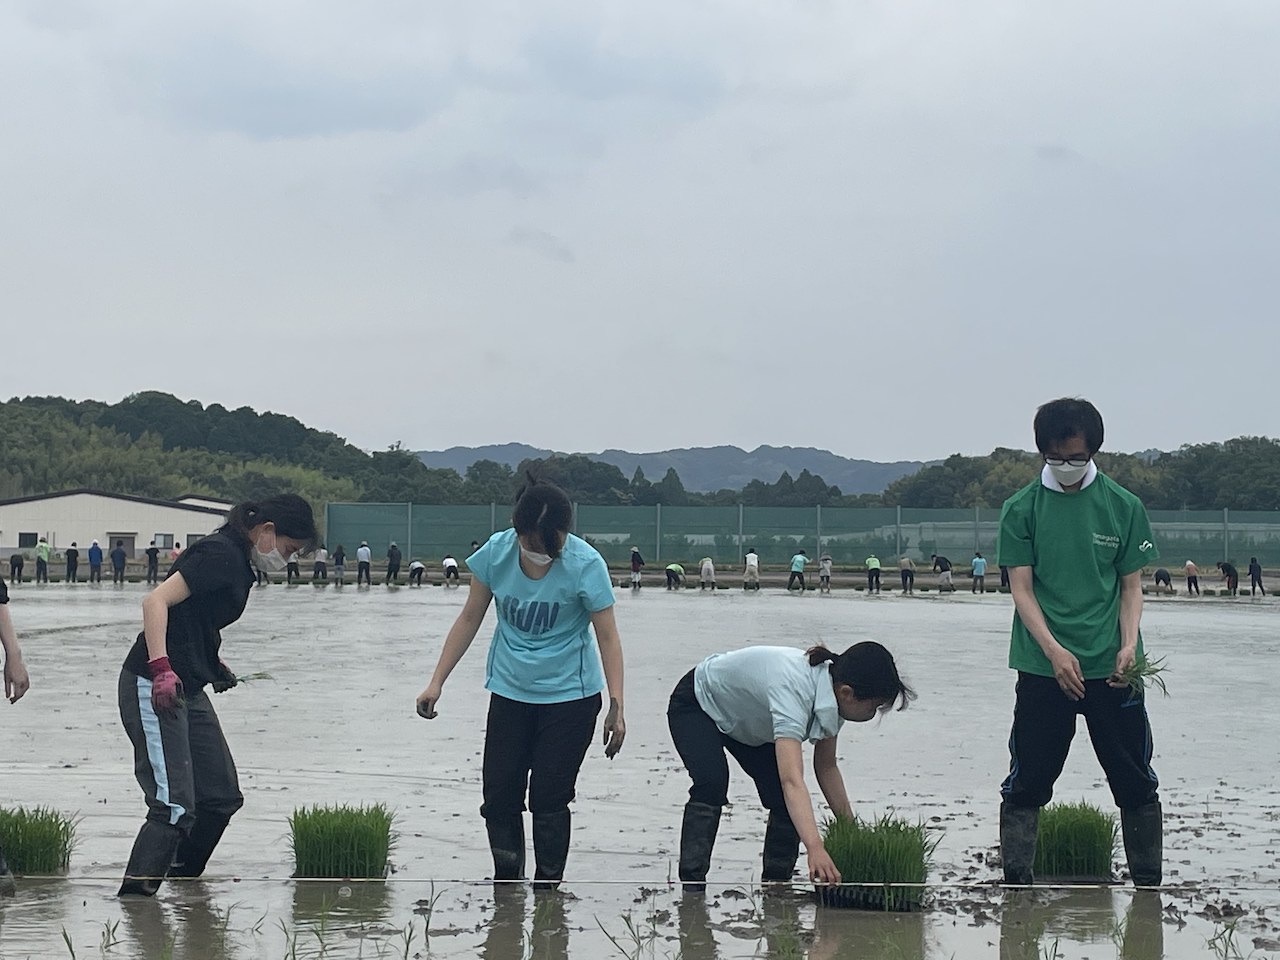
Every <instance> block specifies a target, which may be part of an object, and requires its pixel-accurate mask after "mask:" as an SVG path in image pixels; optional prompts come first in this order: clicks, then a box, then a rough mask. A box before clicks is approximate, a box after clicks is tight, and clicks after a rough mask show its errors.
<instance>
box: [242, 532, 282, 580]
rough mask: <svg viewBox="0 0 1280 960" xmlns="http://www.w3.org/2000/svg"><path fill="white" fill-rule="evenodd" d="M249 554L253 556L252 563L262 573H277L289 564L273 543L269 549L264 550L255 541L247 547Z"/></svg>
mask: <svg viewBox="0 0 1280 960" xmlns="http://www.w3.org/2000/svg"><path fill="white" fill-rule="evenodd" d="M272 539H274V537H273V538H272ZM249 555H250V556H251V557H252V558H253V565H254V566H255V567H257V568H258V569H259V570H261V571H262V572H263V573H279V572H280V571H281V570H283V569H284V568H285V567H287V566H288V565H289V561H288V560H286V559H285V558H284V555H283V554H281V553H280V548H279V547H278V546H274V545H273V546H272V547H271V549H270V550H266V551H264V550H262V549H260V548H259V546H258V545H257V544H256V543H255V544H254V545H253V546H252V547H251V548H250V549H249Z"/></svg>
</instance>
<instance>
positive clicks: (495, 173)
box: [444, 154, 545, 197]
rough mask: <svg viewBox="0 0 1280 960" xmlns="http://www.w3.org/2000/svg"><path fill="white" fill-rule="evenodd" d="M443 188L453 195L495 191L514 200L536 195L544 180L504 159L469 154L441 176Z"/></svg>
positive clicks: (517, 164) (510, 160)
mask: <svg viewBox="0 0 1280 960" xmlns="http://www.w3.org/2000/svg"><path fill="white" fill-rule="evenodd" d="M444 182H445V185H446V186H447V187H448V188H449V189H451V190H452V191H453V192H455V193H459V194H472V193H484V192H486V191H490V190H497V191H501V192H503V193H509V194H511V195H512V196H514V197H528V196H530V195H531V194H534V193H539V192H541V191H542V190H543V188H544V186H545V181H544V179H543V178H542V177H539V176H537V175H535V174H534V173H532V172H531V171H530V170H528V169H527V168H526V167H524V166H523V165H521V164H519V163H517V162H516V161H514V160H512V159H510V158H507V157H487V156H480V155H478V154H471V155H469V156H466V157H463V158H462V159H461V160H459V161H458V162H457V163H455V164H454V165H453V166H452V167H450V168H449V169H448V170H446V171H445V173H444Z"/></svg>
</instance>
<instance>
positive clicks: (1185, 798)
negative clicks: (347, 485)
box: [0, 584, 1280, 960]
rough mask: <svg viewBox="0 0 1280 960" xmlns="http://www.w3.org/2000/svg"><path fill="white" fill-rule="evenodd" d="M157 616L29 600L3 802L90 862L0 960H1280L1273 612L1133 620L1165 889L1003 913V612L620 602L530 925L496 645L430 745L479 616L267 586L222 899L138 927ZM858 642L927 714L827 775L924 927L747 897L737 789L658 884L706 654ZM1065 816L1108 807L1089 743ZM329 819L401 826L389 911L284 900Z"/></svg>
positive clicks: (183, 907) (2, 749) (234, 652)
mask: <svg viewBox="0 0 1280 960" xmlns="http://www.w3.org/2000/svg"><path fill="white" fill-rule="evenodd" d="M142 590H143V588H142V587H141V586H130V587H126V588H123V589H119V590H115V589H112V588H111V587H109V586H107V587H102V588H100V589H99V588H96V587H95V588H90V587H88V586H80V587H65V586H60V585H53V586H50V587H44V588H40V589H37V588H36V587H35V586H33V585H25V586H23V587H21V588H16V589H15V590H14V591H13V594H14V596H13V604H12V607H11V610H12V613H13V616H14V620H15V621H16V624H17V626H18V630H19V634H20V637H21V638H22V642H23V647H24V651H25V653H26V658H27V661H28V665H29V667H30V670H31V675H32V682H33V687H32V691H31V693H29V694H28V695H27V697H26V698H25V699H24V700H23V701H21V702H20V703H19V704H18V705H17V706H14V707H9V706H8V705H7V704H4V705H0V706H3V709H0V734H2V735H3V746H0V803H3V804H5V805H16V804H23V805H28V806H30V805H35V804H45V805H50V806H54V807H57V808H59V809H61V810H64V811H67V812H73V813H76V814H78V816H79V817H80V823H79V838H80V842H79V845H78V847H77V849H76V851H75V853H74V855H73V858H72V866H71V870H70V872H69V874H68V875H67V876H66V877H59V878H27V879H21V880H19V882H18V892H17V894H16V896H15V897H13V898H11V899H6V900H3V901H0V957H3V958H6V960H8V958H23V957H32V958H45V957H71V956H73V955H74V956H76V957H99V956H105V957H120V958H156V957H173V958H181V957H186V958H201V960H223V958H244V960H251V958H259V957H293V956H297V957H322V956H323V957H332V958H335V960H338V958H352V957H435V958H441V960H445V958H463V957H483V958H489V960H508V958H521V960H522V958H540V957H547V958H553V957H565V958H570V957H572V958H592V960H594V958H603V957H610V956H612V957H637V958H648V957H652V958H677V957H680V958H684V960H692V958H701V960H712V958H716V960H731V958H739V957H776V958H784V957H786V958H801V957H804V958H809V960H818V958H855V957H884V958H907V960H926V958H928V960H937V958H949V957H957V958H964V960H968V958H981V957H993V958H994V957H999V958H1036V960H1049V958H1062V960H1076V958H1090V960H1097V958H1108V957H1120V958H1126V960H1156V958H1160V957H1168V958H1193V957H1194V958H1199V957H1214V956H1217V957H1224V958H1230V957H1247V956H1250V955H1252V956H1255V957H1267V956H1275V955H1280V762H1278V761H1280V749H1278V747H1277V742H1278V740H1277V735H1278V734H1280V719H1277V711H1276V707H1275V692H1276V684H1277V675H1278V674H1280V631H1278V630H1277V625H1278V624H1280V619H1278V617H1280V604H1276V605H1273V604H1272V602H1271V600H1270V598H1268V599H1267V600H1265V601H1251V600H1248V599H1246V598H1239V599H1233V600H1228V599H1224V598H1204V599H1200V600H1194V601H1193V600H1189V599H1185V598H1175V599H1172V600H1168V599H1164V600H1159V601H1152V602H1150V603H1148V606H1147V609H1146V614H1145V617H1144V628H1145V629H1144V633H1145V636H1146V642H1147V645H1148V648H1149V649H1150V651H1151V652H1152V654H1153V655H1157V656H1159V655H1165V656H1167V658H1168V660H1167V665H1168V673H1167V674H1166V677H1167V681H1168V686H1169V692H1170V696H1169V697H1168V698H1158V697H1152V699H1151V701H1150V703H1149V710H1150V713H1151V716H1152V724H1153V727H1154V734H1155V747H1156V760H1155V766H1156V770H1157V772H1158V773H1159V775H1160V778H1161V783H1162V791H1161V792H1162V799H1163V802H1164V805H1165V818H1166V837H1165V882H1166V884H1167V887H1166V889H1164V890H1163V891H1161V892H1159V893H1148V892H1143V893H1135V892H1134V891H1133V889H1132V887H1128V886H1125V885H1118V886H1116V887H1114V888H1109V889H1038V890H1035V891H1031V892H1004V891H1001V890H999V889H997V888H995V887H994V886H993V881H994V880H995V879H996V877H997V876H998V868H997V867H996V866H995V863H996V861H995V852H996V841H997V837H996V812H997V806H998V802H999V797H998V787H999V783H1000V780H1001V779H1002V777H1003V774H1004V772H1005V769H1006V767H1007V762H1008V761H1007V753H1006V747H1005V743H1006V739H1007V736H1008V726H1009V720H1010V717H1011V712H1012V706H1013V681H1014V676H1013V674H1012V673H1011V672H1010V671H1009V670H1007V669H1006V668H1005V666H1004V663H1005V655H1006V647H1007V637H1008V627H1009V618H1010V614H1011V604H1010V602H1009V600H1008V598H1007V597H1003V596H999V595H991V594H989V595H987V596H985V597H972V596H970V595H969V594H967V593H959V594H955V595H952V596H948V597H941V596H938V595H937V594H924V595H919V596H917V597H915V598H902V597H897V596H888V595H886V596H882V597H868V596H865V595H863V594H860V593H855V592H853V591H847V592H839V591H837V593H836V594H834V595H833V596H830V597H821V596H818V595H816V594H814V593H810V594H808V595H806V596H804V597H799V596H787V595H784V594H783V593H782V592H781V591H763V592H762V593H760V594H753V595H744V594H742V593H741V592H738V591H723V592H720V593H718V594H716V595H699V594H698V593H697V592H696V591H685V592H681V593H674V594H673V593H668V592H666V591H664V590H661V589H656V588H652V587H650V588H646V589H645V590H642V591H641V592H640V593H639V594H638V595H632V594H630V593H629V592H627V591H619V595H618V608H617V612H618V620H619V623H620V626H621V630H622V637H623V643H624V646H625V649H626V654H627V704H626V706H627V710H626V717H627V725H628V735H627V741H626V746H625V748H624V750H623V752H622V753H621V754H620V755H619V756H618V757H617V758H616V759H614V760H613V761H608V760H606V759H605V758H604V755H603V750H602V749H600V748H599V747H597V748H594V749H593V751H592V753H591V754H590V756H589V758H588V760H587V762H586V763H585V765H584V767H583V770H582V775H581V778H580V781H579V789H578V800H577V802H576V804H575V824H574V831H575V832H574V845H573V850H572V853H571V855H570V860H569V867H568V872H567V879H566V882H565V884H564V885H563V887H562V889H561V891H560V892H559V893H556V894H544V893H541V892H539V893H537V894H535V893H534V892H533V891H530V890H527V889H525V888H524V887H513V888H505V889H502V890H498V891H495V890H494V889H493V885H492V884H489V883H485V882H484V879H483V878H484V877H485V876H487V874H488V872H489V870H490V861H489V856H488V849H487V846H486V841H485V833H484V826H483V823H482V822H481V820H480V817H479V813H478V808H479V804H480V767H479V765H480V753H481V744H482V737H483V728H484V716H485V709H486V697H485V695H484V693H483V691H482V684H483V673H484V660H485V647H486V645H487V638H488V636H489V633H490V630H489V628H488V627H486V628H485V629H482V631H481V634H480V636H479V637H478V638H477V640H476V643H475V645H474V647H473V649H472V650H471V652H470V654H469V655H468V656H467V658H465V659H464V660H463V662H462V664H461V665H460V666H459V667H458V669H457V670H456V671H455V673H454V675H453V677H452V678H451V679H450V681H449V683H448V685H447V686H446V688H445V694H444V698H443V699H442V700H441V702H440V705H439V710H440V717H439V718H438V719H437V720H434V721H431V722H426V721H423V720H421V719H418V718H417V717H416V716H415V714H414V709H413V701H414V697H415V695H416V694H417V693H418V691H419V690H420V689H421V688H422V686H423V685H424V684H425V682H426V679H427V674H428V672H429V670H430V669H431V667H432V666H433V664H434V662H435V657H436V654H437V653H438V651H439V648H440V645H441V642H442V640H443V637H444V634H445V632H446V630H447V629H448V627H449V625H450V624H451V622H452V620H453V618H454V616H455V615H456V614H457V612H458V610H459V609H460V608H461V605H462V602H463V599H464V596H465V589H464V590H462V591H448V590H444V589H442V588H439V587H425V588H422V589H410V588H407V587H401V588H398V589H393V590H388V589H386V588H384V587H375V588H373V589H372V590H368V589H365V590H357V589H356V588H354V587H351V586H348V587H346V588H344V589H342V590H338V589H336V588H334V587H328V588H327V589H313V588H312V587H311V586H310V584H306V585H304V586H300V587H292V588H286V587H283V586H279V585H277V586H272V587H268V588H266V589H263V590H261V591H256V592H255V595H254V596H253V598H252V599H251V602H250V606H249V609H248V611H247V613H246V615H245V617H244V619H243V620H242V621H241V623H239V624H237V625H235V626H234V627H233V628H231V629H230V630H229V631H227V635H226V643H225V646H224V653H225V659H226V660H227V662H228V663H229V664H230V665H231V666H232V668H233V669H234V670H235V671H236V672H237V673H240V674H247V673H253V672H258V671H265V672H267V673H270V674H271V675H272V676H273V677H274V678H275V679H274V680H269V681H268V680H263V681H257V682H254V683H251V684H245V685H242V686H241V687H239V688H237V689H235V690H233V691H230V692H228V693H226V694H222V695H219V696H216V697H214V703H215V706H216V707H217V709H218V711H219V715H220V717H221V720H222V724H223V727H224V729H225V732H226V736H227V739H228V741H229V742H230V744H231V748H232V751H233V753H234V754H235V756H236V758H237V761H238V764H239V768H240V776H241V786H242V789H243V790H244V793H245V796H246V803H245V807H244V809H243V810H242V811H241V813H240V814H239V815H238V816H237V817H236V818H235V820H234V821H233V822H232V825H231V827H230V829H229V830H228V832H227V835H226V837H225V839H224V840H223V842H222V845H221V846H220V848H219V849H218V851H217V853H216V854H215V857H214V860H213V862H212V863H211V864H210V870H209V874H208V875H207V876H206V877H205V878H203V879H202V880H199V881H193V882H188V883H180V884H179V883H171V884H168V885H166V887H165V889H164V890H163V891H162V893H161V894H160V896H159V897H158V898H156V900H154V901H145V902H122V901H120V900H118V899H117V898H116V897H115V896H114V894H115V890H116V888H117V885H118V882H119V876H120V873H121V870H122V869H123V865H124V862H125V860H126V859H127V857H128V853H129V847H130V844H131V843H132V840H133V836H134V834H135V832H136V830H137V827H138V825H139V824H140V822H141V820H142V817H143V814H144V812H145V811H144V805H143V802H142V798H141V795H140V793H139V791H138V788H137V786H136V784H135V782H134V780H133V776H132V766H131V754H130V748H129V744H128V741H127V740H126V738H125V736H124V733H123V731H122V730H121V728H120V723H119V719H118V717H117V712H116V704H115V680H116V676H117V673H118V670H119V665H120V661H121V660H122V658H123V656H124V653H125V651H126V649H127V647H128V645H129V642H130V640H131V638H132V637H133V636H134V635H135V633H136V631H137V629H138V624H139V621H140V607H139V603H140V601H141V598H142V596H143V592H142ZM491 615H492V614H491ZM864 638H872V639H876V640H879V641H881V642H883V643H885V644H886V645H887V646H888V647H889V648H890V649H891V650H893V652H894V653H895V655H896V656H897V658H898V661H899V665H900V666H901V668H902V669H903V672H904V673H905V674H906V675H907V677H908V679H909V681H910V682H911V683H912V684H913V685H914V686H915V687H916V688H917V690H918V691H919V693H920V698H919V700H918V701H917V702H916V703H915V704H913V705H912V707H911V708H910V709H909V710H907V711H906V712H904V713H895V714H892V715H890V716H887V717H885V718H884V719H883V720H882V721H880V722H878V723H873V724H863V725H849V726H846V728H845V732H844V733H843V734H842V736H841V746H840V760H841V767H842V770H843V772H844V776H845V779H846V782H847V784H848V787H849V792H850V795H851V797H852V798H853V800H854V806H855V809H857V810H858V811H860V812H861V813H863V814H867V815H872V814H879V813H883V812H885V811H887V810H893V811H896V813H898V814H899V815H902V816H907V817H910V818H917V817H918V818H922V819H923V820H924V821H925V822H927V823H929V824H930V825H931V826H933V827H935V828H936V829H937V830H938V831H939V834H940V842H939V845H938V849H937V853H936V856H935V862H934V865H933V867H932V869H931V871H930V882H931V889H930V895H929V899H928V902H927V905H926V907H925V909H924V910H923V911H922V912H919V913H915V914H894V915H887V914H874V913H863V912H856V911H840V910H833V909H826V908H817V907H815V906H814V905H813V903H812V902H811V899H810V897H809V896H808V891H807V890H806V889H805V888H804V887H803V886H802V885H797V886H796V887H795V888H794V889H792V890H769V891H762V890H761V889H760V887H759V886H758V884H757V883H756V880H757V879H758V874H759V849H760V844H761V841H762V837H763V829H764V814H763V811H762V810H761V809H760V808H759V806H758V803H757V801H756V798H755V794H754V790H753V789H752V786H751V783H750V781H749V780H748V779H747V778H746V777H745V776H743V775H739V774H737V772H736V770H735V776H734V780H733V782H732V785H731V790H730V799H731V801H732V806H731V807H730V808H729V809H728V810H726V816H725V819H724V821H723V823H722V826H721V830H720V836H719V839H718V841H717V846H716V856H715V859H714V862H713V866H712V874H711V877H710V878H709V881H710V882H709V884H708V889H707V893H706V895H705V896H704V897H686V896H682V894H681V891H680V888H679V884H672V882H671V881H672V878H673V875H674V870H675V867H674V861H675V855H676V847H677V844H678V839H679V822H680V810H681V806H682V804H683V802H684V799H685V791H686V789H687V785H688V781H687V779H686V777H685V774H684V771H683V769H682V768H681V766H680V763H679V760H678V758H677V757H676V755H675V752H674V749H673V748H672V746H671V743H670V739H669V736H668V734H667V730H666V720H665V706H666V698H667V696H668V695H669V693H670V690H671V688H672V687H673V686H674V685H675V682H676V681H677V680H678V679H679V678H680V676H681V675H683V673H684V672H685V671H687V670H688V669H689V668H690V667H692V666H693V665H694V664H695V663H696V662H697V661H698V660H699V659H701V658H702V657H704V656H706V655H707V654H709V653H711V652H714V651H717V650H722V649H728V648H732V647H735V646H739V645H744V644H749V643H785V644H792V645H796V646H804V645H807V644H809V643H812V642H814V641H817V640H821V641H824V642H826V643H827V644H828V645H829V646H832V647H843V646H845V645H847V644H848V643H850V642H853V641H856V640H860V639H864ZM811 786H813V787H814V789H815V790H816V785H814V784H811ZM1057 795H1058V796H1059V797H1060V798H1066V799H1079V798H1085V799H1088V800H1090V801H1092V802H1095V803H1097V804H1099V805H1101V806H1103V807H1104V808H1109V807H1110V802H1111V801H1110V794H1109V793H1108V791H1107V789H1106V785H1105V782H1104V781H1103V780H1102V777H1101V773H1100V770H1099V768H1098V765H1097V761H1096V760H1095V759H1094V757H1093V754H1092V751H1091V750H1090V749H1089V746H1088V741H1087V736H1086V735H1085V734H1084V731H1083V724H1082V725H1081V731H1080V734H1079V735H1078V737H1077V741H1076V743H1075V746H1074V749H1073V751H1072V754H1071V757H1070V759H1069V760H1068V764H1067V768H1066V770H1065V772H1064V773H1063V776H1062V778H1061V780H1060V781H1059V784H1058V793H1057ZM335 802H340V803H361V802H364V803H369V802H382V803H385V804H387V805H388V806H390V807H392V808H394V809H395V811H396V813H397V818H398V829H399V839H398V843H397V845H396V848H395V850H394V852H393V855H392V859H393V863H394V872H393V873H392V875H391V877H390V878H389V879H388V880H387V881H386V882H385V883H342V882H317V881H310V882H308V881H295V880H293V879H291V878H290V873H291V872H292V862H291V856H290V851H289V844H288V836H287V823H286V821H287V818H288V816H289V814H290V813H291V812H292V811H293V809H294V808H295V807H298V806H302V805H306V804H313V803H335ZM1121 859H1122V858H1121ZM801 863H802V864H803V858H802V860H801ZM1117 867H1118V869H1119V868H1122V867H1123V863H1118V864H1117Z"/></svg>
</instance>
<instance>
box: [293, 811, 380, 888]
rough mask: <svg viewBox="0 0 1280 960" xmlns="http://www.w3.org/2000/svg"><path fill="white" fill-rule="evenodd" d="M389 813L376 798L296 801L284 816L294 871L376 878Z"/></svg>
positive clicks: (327, 875) (296, 872) (298, 872)
mask: <svg viewBox="0 0 1280 960" xmlns="http://www.w3.org/2000/svg"><path fill="white" fill-rule="evenodd" d="M394 820H395V814H393V813H392V812H391V811H389V810H388V809H387V808H386V807H385V806H383V805H382V804H380V803H376V804H373V805H371V806H368V807H366V806H359V807H352V806H347V805H336V806H332V807H327V806H326V807H321V806H313V807H299V808H298V809H296V810H294V812H293V816H291V817H290V818H289V829H290V844H291V846H292V847H293V859H294V876H295V877H328V878H335V879H343V878H353V879H356V878H364V879H381V878H382V877H385V876H386V875H387V858H388V857H389V855H390V853H391V850H392V848H393V847H394V846H395V834H394V833H393V832H392V829H391V825H392V822H393V821H394Z"/></svg>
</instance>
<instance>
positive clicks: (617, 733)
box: [591, 607, 627, 760]
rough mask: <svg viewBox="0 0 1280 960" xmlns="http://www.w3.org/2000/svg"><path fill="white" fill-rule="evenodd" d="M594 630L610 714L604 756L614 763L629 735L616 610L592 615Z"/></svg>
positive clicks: (607, 718) (605, 728)
mask: <svg viewBox="0 0 1280 960" xmlns="http://www.w3.org/2000/svg"><path fill="white" fill-rule="evenodd" d="M591 625H592V626H593V627H595V631H596V643H597V644H599V645H600V663H601V665H602V666H603V667H604V682H605V684H606V686H608V688H609V711H608V713H606V714H605V718H604V744H605V750H604V753H605V756H606V757H608V758H609V759H610V760H612V759H613V758H614V757H615V756H617V753H618V751H619V750H621V749H622V741H623V740H624V739H625V738H626V735H627V724H626V721H625V720H624V719H623V712H622V704H623V695H622V680H623V666H622V637H620V636H619V635H618V621H617V618H616V617H615V616H614V615H613V607H605V608H604V609H603V610H598V611H596V612H595V613H593V614H592V615H591Z"/></svg>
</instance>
